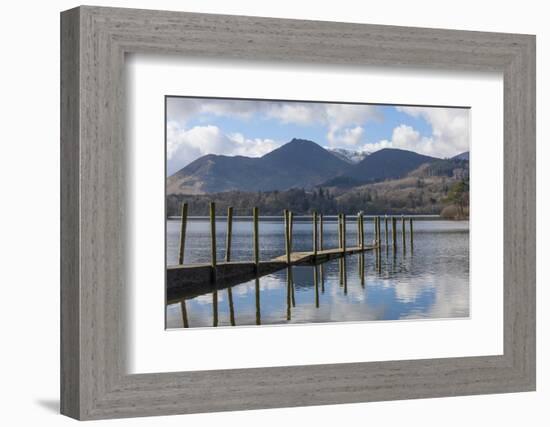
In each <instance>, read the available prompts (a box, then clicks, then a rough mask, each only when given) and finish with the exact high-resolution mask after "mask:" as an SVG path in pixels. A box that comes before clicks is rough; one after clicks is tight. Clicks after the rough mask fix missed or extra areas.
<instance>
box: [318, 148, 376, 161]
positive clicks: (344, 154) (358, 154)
mask: <svg viewBox="0 0 550 427" xmlns="http://www.w3.org/2000/svg"><path fill="white" fill-rule="evenodd" d="M327 150H328V151H330V152H331V153H332V154H334V155H335V156H336V157H338V158H339V159H340V160H343V161H345V162H348V163H349V164H352V165H353V164H356V163H359V162H360V161H361V160H363V159H364V158H365V157H367V156H368V155H370V154H372V151H366V150H365V151H359V150H348V149H347V148H327Z"/></svg>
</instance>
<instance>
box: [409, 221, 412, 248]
mask: <svg viewBox="0 0 550 427" xmlns="http://www.w3.org/2000/svg"><path fill="white" fill-rule="evenodd" d="M409 234H410V235H411V250H412V247H413V219H412V216H411V217H409Z"/></svg>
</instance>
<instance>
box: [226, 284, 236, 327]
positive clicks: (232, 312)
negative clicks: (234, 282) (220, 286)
mask: <svg viewBox="0 0 550 427" xmlns="http://www.w3.org/2000/svg"><path fill="white" fill-rule="evenodd" d="M227 300H228V302H229V323H231V326H235V306H234V305H233V291H232V290H231V287H229V288H227Z"/></svg>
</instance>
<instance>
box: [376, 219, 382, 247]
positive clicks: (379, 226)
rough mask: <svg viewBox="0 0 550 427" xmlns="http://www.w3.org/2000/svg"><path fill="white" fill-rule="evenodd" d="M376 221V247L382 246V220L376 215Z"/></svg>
mask: <svg viewBox="0 0 550 427" xmlns="http://www.w3.org/2000/svg"><path fill="white" fill-rule="evenodd" d="M376 218H377V222H378V249H380V248H381V247H382V220H381V218H380V217H379V216H377V217H376Z"/></svg>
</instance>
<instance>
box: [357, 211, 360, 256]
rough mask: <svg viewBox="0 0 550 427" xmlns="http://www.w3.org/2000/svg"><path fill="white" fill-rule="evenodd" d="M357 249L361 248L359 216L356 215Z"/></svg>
mask: <svg viewBox="0 0 550 427" xmlns="http://www.w3.org/2000/svg"><path fill="white" fill-rule="evenodd" d="M357 247H358V248H360V247H361V214H360V213H358V214H357Z"/></svg>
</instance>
